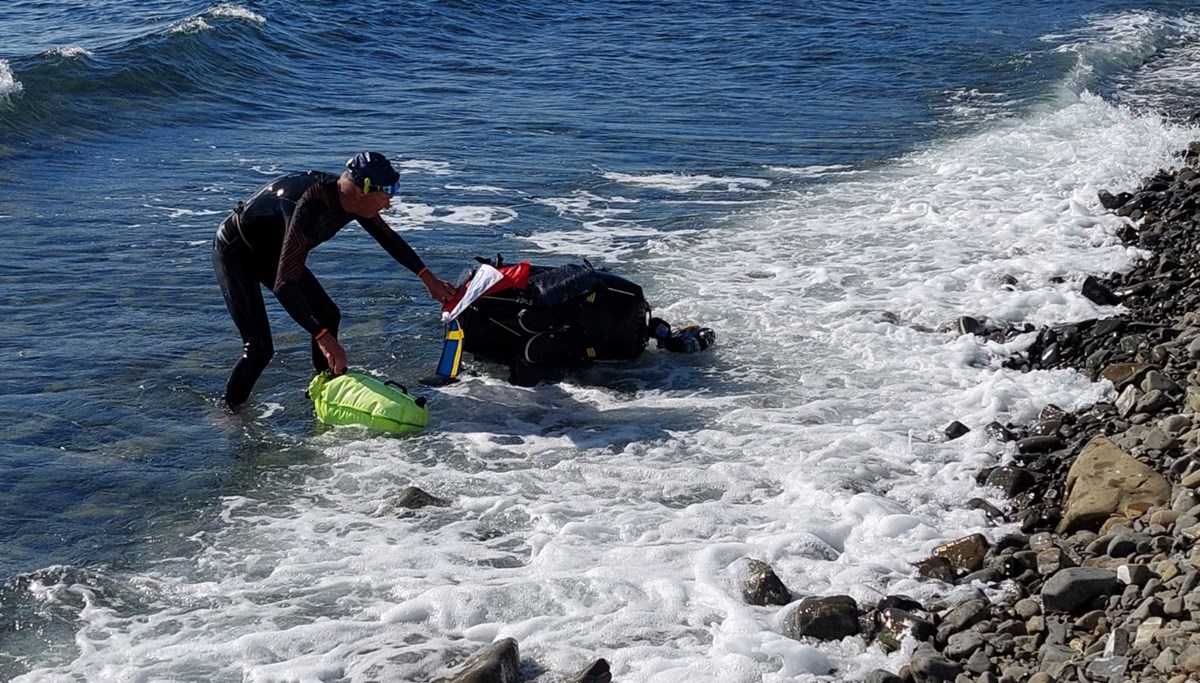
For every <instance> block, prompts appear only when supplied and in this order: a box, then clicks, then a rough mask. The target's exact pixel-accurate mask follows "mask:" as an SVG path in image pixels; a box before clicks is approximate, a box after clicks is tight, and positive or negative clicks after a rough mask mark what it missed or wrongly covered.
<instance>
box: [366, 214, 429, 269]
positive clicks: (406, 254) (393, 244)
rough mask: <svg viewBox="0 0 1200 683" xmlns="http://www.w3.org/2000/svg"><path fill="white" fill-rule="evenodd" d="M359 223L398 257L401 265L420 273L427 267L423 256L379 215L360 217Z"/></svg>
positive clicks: (397, 260) (393, 255)
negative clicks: (418, 254) (422, 258)
mask: <svg viewBox="0 0 1200 683" xmlns="http://www.w3.org/2000/svg"><path fill="white" fill-rule="evenodd" d="M358 223H359V225H361V226H363V229H364V230H366V231H367V232H368V233H369V234H370V235H371V237H374V238H375V241H376V242H378V243H379V246H381V247H383V249H384V251H386V252H387V253H388V254H390V255H391V257H392V258H394V259H396V262H397V263H399V264H400V265H402V266H404V267H405V268H408V269H409V270H411V271H412V272H413V273H420V272H421V271H422V270H424V268H425V263H424V262H423V261H421V257H420V256H417V252H415V251H413V248H412V247H410V246H408V242H405V241H404V238H403V237H401V236H400V235H397V234H396V231H395V230H392V229H391V228H390V227H388V224H387V223H385V222H384V220H383V219H382V218H380V217H379V216H375V217H373V218H360V219H358Z"/></svg>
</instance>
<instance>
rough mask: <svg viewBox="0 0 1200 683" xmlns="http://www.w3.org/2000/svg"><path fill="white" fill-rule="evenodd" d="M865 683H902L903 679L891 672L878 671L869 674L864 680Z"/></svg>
mask: <svg viewBox="0 0 1200 683" xmlns="http://www.w3.org/2000/svg"><path fill="white" fill-rule="evenodd" d="M863 683H902V679H901V678H900V677H899V676H897V675H896V674H894V673H892V672H891V671H884V670H883V669H876V670H874V671H872V672H871V673H869V674H867V677H866V678H864V679H863Z"/></svg>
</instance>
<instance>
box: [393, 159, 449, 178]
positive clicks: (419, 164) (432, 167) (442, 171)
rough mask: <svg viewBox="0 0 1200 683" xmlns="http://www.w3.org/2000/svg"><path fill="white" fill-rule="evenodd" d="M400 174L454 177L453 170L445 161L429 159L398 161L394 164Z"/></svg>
mask: <svg viewBox="0 0 1200 683" xmlns="http://www.w3.org/2000/svg"><path fill="white" fill-rule="evenodd" d="M394 163H395V165H396V166H398V167H399V169H400V172H401V173H428V174H430V175H435V176H448V175H454V169H453V168H452V167H451V166H450V164H449V163H447V162H445V161H433V160H429V159H400V160H399V161H398V162H395V161H394Z"/></svg>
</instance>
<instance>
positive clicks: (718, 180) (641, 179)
mask: <svg viewBox="0 0 1200 683" xmlns="http://www.w3.org/2000/svg"><path fill="white" fill-rule="evenodd" d="M604 177H605V178H608V179H609V180H612V181H615V182H618V183H625V184H628V185H640V186H643V187H652V188H655V189H659V190H669V191H671V192H693V191H695V190H699V189H701V188H710V189H713V188H716V189H724V190H727V191H729V192H737V191H741V190H749V189H762V188H766V187H770V186H771V181H770V180H766V179H765V178H724V177H717V176H710V175H704V174H697V175H688V174H685V173H640V174H636V173H616V172H611V171H610V172H607V173H605V174H604Z"/></svg>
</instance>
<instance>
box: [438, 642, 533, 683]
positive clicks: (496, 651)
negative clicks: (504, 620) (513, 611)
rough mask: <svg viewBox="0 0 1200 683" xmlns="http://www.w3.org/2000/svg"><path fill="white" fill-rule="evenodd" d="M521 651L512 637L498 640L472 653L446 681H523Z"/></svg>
mask: <svg viewBox="0 0 1200 683" xmlns="http://www.w3.org/2000/svg"><path fill="white" fill-rule="evenodd" d="M520 660H521V657H520V653H519V651H518V648H517V641H516V640H513V639H512V638H505V639H503V640H498V641H496V642H494V643H492V644H491V645H488V646H487V647H485V648H483V649H482V650H480V651H478V652H476V653H475V654H473V655H471V656H470V657H469V658H468V659H467V660H466V661H465V662H463V663H462V664H460V665H459V666H458V667H456V668H455V669H454V671H453V672H451V673H450V675H449V676H448V677H446V678H442V679H439V680H440V681H443V682H444V683H521V669H520Z"/></svg>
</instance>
